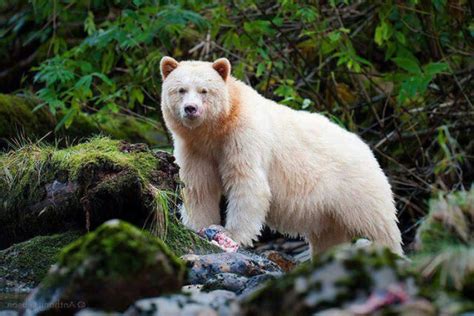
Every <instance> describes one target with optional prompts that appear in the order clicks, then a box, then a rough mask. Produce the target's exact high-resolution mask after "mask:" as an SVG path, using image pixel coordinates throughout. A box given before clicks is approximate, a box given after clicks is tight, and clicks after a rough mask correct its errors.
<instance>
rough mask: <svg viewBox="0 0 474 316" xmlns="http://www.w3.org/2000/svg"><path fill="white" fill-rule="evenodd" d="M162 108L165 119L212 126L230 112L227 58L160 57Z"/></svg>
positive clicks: (186, 125) (193, 126) (186, 123)
mask: <svg viewBox="0 0 474 316" xmlns="http://www.w3.org/2000/svg"><path fill="white" fill-rule="evenodd" d="M160 69H161V76H162V78H163V85H162V95H161V108H162V111H163V115H164V117H165V120H167V121H168V123H169V121H172V122H173V123H175V124H180V125H182V126H184V127H186V128H189V129H193V128H196V127H198V126H201V125H203V124H206V125H209V126H212V125H214V124H213V123H215V122H218V121H219V120H220V119H222V118H223V117H225V116H226V115H228V114H229V112H230V107H231V106H230V104H229V91H228V85H227V83H228V81H229V78H230V69H231V66H230V62H229V61H228V60H227V59H226V58H220V59H217V60H216V61H215V62H213V63H210V62H202V61H182V62H177V61H176V60H175V59H173V58H171V57H163V58H162V59H161V63H160Z"/></svg>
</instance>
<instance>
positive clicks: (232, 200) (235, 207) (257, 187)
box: [223, 161, 271, 246]
mask: <svg viewBox="0 0 474 316" xmlns="http://www.w3.org/2000/svg"><path fill="white" fill-rule="evenodd" d="M227 168H229V169H230V170H227V172H225V173H224V176H223V180H224V188H225V190H226V193H227V194H226V195H227V202H228V205H227V218H226V226H225V228H226V230H227V231H228V232H229V233H230V235H231V236H230V237H231V238H232V239H233V240H234V241H236V242H238V243H239V244H241V245H244V246H249V245H252V240H253V239H256V237H257V236H258V235H259V234H260V231H261V229H262V226H263V224H264V223H265V217H266V215H267V213H268V210H269V207H270V198H271V193H270V186H269V184H268V181H267V178H266V174H265V172H264V170H263V169H262V168H259V167H257V166H251V165H249V164H248V161H247V162H245V163H242V164H238V163H237V165H231V166H227Z"/></svg>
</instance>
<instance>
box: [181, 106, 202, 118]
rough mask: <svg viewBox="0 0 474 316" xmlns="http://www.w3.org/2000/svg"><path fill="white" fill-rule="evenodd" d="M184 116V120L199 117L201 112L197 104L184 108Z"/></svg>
mask: <svg viewBox="0 0 474 316" xmlns="http://www.w3.org/2000/svg"><path fill="white" fill-rule="evenodd" d="M184 115H185V117H186V118H190V119H193V118H196V117H199V116H200V115H201V111H200V110H199V107H198V106H197V104H192V103H188V104H186V105H185V106H184Z"/></svg>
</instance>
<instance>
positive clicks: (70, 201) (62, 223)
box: [0, 137, 217, 255]
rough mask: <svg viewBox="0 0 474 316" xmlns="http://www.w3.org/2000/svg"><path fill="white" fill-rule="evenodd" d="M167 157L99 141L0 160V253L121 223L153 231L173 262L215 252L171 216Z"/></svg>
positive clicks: (173, 180)
mask: <svg viewBox="0 0 474 316" xmlns="http://www.w3.org/2000/svg"><path fill="white" fill-rule="evenodd" d="M173 161H174V159H173V157H172V156H171V155H170V154H168V153H166V152H154V151H151V150H149V149H148V147H147V146H146V145H144V144H135V145H133V144H128V143H125V142H121V141H116V140H112V139H110V138H106V137H95V138H92V139H90V140H89V141H87V142H85V143H81V144H78V145H75V146H72V147H68V148H63V149H58V148H56V147H53V146H50V145H42V144H39V145H38V144H30V145H26V146H24V147H22V148H19V149H17V150H15V151H10V152H8V153H4V154H0V166H1V168H0V201H1V203H0V227H2V229H1V230H0V249H1V248H5V247H8V246H10V245H11V244H12V243H15V242H20V241H23V240H26V239H29V238H32V237H34V236H38V235H50V234H54V233H59V232H64V231H68V230H82V231H87V230H90V229H94V228H96V227H97V226H99V225H100V224H101V223H103V222H104V221H106V220H108V219H112V218H120V219H124V220H126V221H129V222H131V223H133V224H135V225H137V226H139V227H147V228H150V229H152V230H153V231H154V232H155V233H156V235H158V236H160V237H162V238H163V239H164V240H165V241H166V242H168V243H169V244H170V247H171V248H172V249H173V250H174V251H175V252H176V253H177V254H179V255H181V254H185V253H191V252H192V253H202V252H204V253H206V252H209V251H216V248H217V247H215V246H213V245H211V244H210V243H208V242H207V241H205V240H203V239H201V238H199V237H198V236H197V235H196V234H194V233H193V232H191V231H189V230H187V229H186V228H184V226H183V225H181V223H180V222H179V221H178V220H177V218H176V217H175V216H174V214H173V210H174V205H175V204H176V203H177V202H178V196H177V193H176V192H178V190H179V187H178V185H179V180H178V167H177V166H176V165H175V164H174V162H173Z"/></svg>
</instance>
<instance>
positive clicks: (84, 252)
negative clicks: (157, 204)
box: [58, 220, 184, 278]
mask: <svg viewBox="0 0 474 316" xmlns="http://www.w3.org/2000/svg"><path fill="white" fill-rule="evenodd" d="M157 253H163V254H164V255H165V256H166V257H167V258H168V260H169V262H170V266H166V267H165V268H166V269H167V270H166V271H163V272H164V273H177V275H178V276H181V277H182V276H183V275H184V264H183V262H182V261H181V260H180V259H178V258H177V257H176V256H175V255H174V254H173V252H172V251H171V250H170V249H169V248H168V246H167V245H166V244H165V243H164V242H163V241H161V240H160V239H159V238H156V237H154V236H152V235H151V234H150V233H149V232H147V231H144V230H140V229H138V228H136V227H134V226H132V225H130V224H128V223H126V222H123V221H118V220H113V221H109V222H107V223H105V224H103V225H101V226H100V227H99V228H98V229H97V230H95V231H93V232H91V233H88V234H87V235H85V236H83V237H81V238H79V239H78V240H76V241H75V242H73V243H72V244H70V245H68V246H67V247H66V248H64V249H63V250H62V251H61V253H60V254H59V258H58V264H59V266H60V267H66V268H67V269H69V270H74V271H78V269H79V267H81V266H83V265H84V264H85V263H86V262H87V260H94V262H95V263H94V269H93V270H89V269H88V268H87V267H85V269H79V270H80V271H81V274H91V273H93V274H95V276H96V277H99V278H100V277H103V276H107V277H114V276H123V275H126V274H134V273H138V272H139V271H141V270H143V269H146V268H147V267H149V266H152V265H154V264H155V263H156V254H157Z"/></svg>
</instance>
